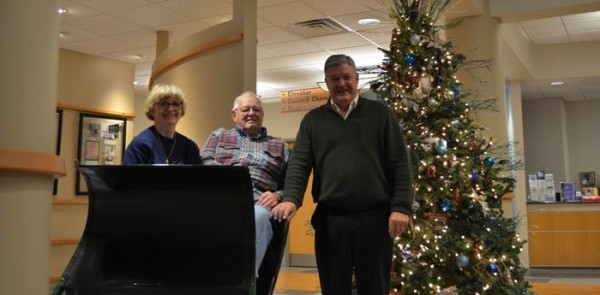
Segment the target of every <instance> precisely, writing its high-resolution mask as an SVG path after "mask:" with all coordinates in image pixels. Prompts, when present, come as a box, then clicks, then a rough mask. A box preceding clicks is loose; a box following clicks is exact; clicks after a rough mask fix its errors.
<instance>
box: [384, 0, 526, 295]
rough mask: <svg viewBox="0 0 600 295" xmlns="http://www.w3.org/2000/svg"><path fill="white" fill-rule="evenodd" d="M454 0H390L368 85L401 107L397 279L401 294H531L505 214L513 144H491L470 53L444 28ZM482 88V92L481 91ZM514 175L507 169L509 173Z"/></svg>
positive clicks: (513, 222) (485, 103) (514, 223)
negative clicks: (385, 35)
mask: <svg viewBox="0 0 600 295" xmlns="http://www.w3.org/2000/svg"><path fill="white" fill-rule="evenodd" d="M451 2H452V1H451V0H421V1H419V0H391V1H390V3H391V4H390V5H391V7H390V11H391V13H390V16H391V18H392V19H393V21H394V22H395V24H396V28H395V29H394V31H393V34H392V41H391V45H390V49H389V50H384V51H385V54H386V58H385V59H384V61H383V63H382V65H381V69H382V74H381V75H380V77H379V79H378V80H377V82H376V83H377V84H375V86H374V87H373V85H372V88H374V89H375V91H376V92H377V93H378V95H379V96H380V97H382V98H383V99H384V101H385V102H386V103H387V104H388V105H389V107H390V108H391V109H392V110H393V111H394V113H395V114H396V116H397V118H398V121H399V123H400V125H401V126H402V128H403V132H404V136H405V139H406V141H407V146H408V147H409V153H410V156H411V161H412V168H413V175H414V181H413V187H414V192H415V194H414V195H415V200H414V203H413V208H412V209H413V214H412V217H411V225H410V227H409V230H407V232H406V233H405V234H403V235H402V236H401V237H399V238H397V239H396V240H395V242H394V244H395V249H394V254H395V255H394V263H393V274H392V288H393V289H394V290H395V291H400V292H403V293H404V294H531V291H530V289H529V288H530V286H529V283H528V282H527V281H526V280H524V275H525V272H526V269H525V268H523V267H522V265H521V263H520V259H519V253H520V252H521V251H522V247H523V245H524V243H525V242H524V241H523V240H521V239H520V238H519V235H518V233H517V231H516V230H517V227H518V220H517V219H515V218H506V217H504V216H503V211H502V196H503V195H505V194H506V193H509V192H511V191H512V189H513V186H514V181H515V180H514V178H512V177H510V170H511V169H516V167H517V166H518V163H516V162H515V161H513V160H510V159H508V156H509V155H508V150H509V149H510V148H511V146H514V144H509V143H506V144H503V145H494V144H493V142H492V140H491V139H486V138H483V136H482V135H481V133H482V132H481V131H482V130H483V129H484V127H483V126H480V125H478V124H477V122H476V120H475V119H473V114H472V112H473V111H474V110H479V109H481V108H488V107H490V106H491V104H490V102H494V99H489V98H479V97H471V96H472V95H470V94H469V93H465V92H463V91H462V90H461V83H460V81H459V80H458V79H457V76H456V73H457V71H458V70H459V69H464V68H468V67H471V68H473V67H478V66H480V67H483V66H486V65H489V61H484V60H477V61H468V60H467V59H466V57H465V56H463V55H461V54H458V53H454V52H452V49H453V47H452V43H451V42H449V41H444V40H442V38H441V37H440V35H439V33H440V30H441V29H442V28H443V27H441V26H440V25H438V24H437V23H438V22H439V21H440V20H441V17H442V16H443V13H444V11H445V9H447V8H448V7H449V4H450V3H451ZM477 96H480V95H477ZM505 175H509V176H505Z"/></svg>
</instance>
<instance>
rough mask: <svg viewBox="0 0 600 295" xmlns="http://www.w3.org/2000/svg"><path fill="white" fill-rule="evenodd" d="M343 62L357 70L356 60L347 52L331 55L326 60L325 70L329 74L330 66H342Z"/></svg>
mask: <svg viewBox="0 0 600 295" xmlns="http://www.w3.org/2000/svg"><path fill="white" fill-rule="evenodd" d="M343 64H347V65H349V66H351V67H352V69H354V72H356V64H355V63H354V60H353V59H352V58H351V57H350V56H347V55H345V54H334V55H331V56H329V57H328V58H327V60H326V61H325V68H324V72H325V74H327V70H329V68H332V67H337V66H341V65H343Z"/></svg>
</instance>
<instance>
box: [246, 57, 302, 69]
mask: <svg viewBox="0 0 600 295" xmlns="http://www.w3.org/2000/svg"><path fill="white" fill-rule="evenodd" d="M295 66H296V67H297V66H301V64H299V63H297V62H295V61H293V60H291V59H289V58H287V57H274V58H265V59H262V60H261V61H260V63H258V65H257V71H259V72H260V71H264V70H270V69H281V68H286V67H295Z"/></svg>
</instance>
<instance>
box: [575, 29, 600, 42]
mask: <svg viewBox="0 0 600 295" xmlns="http://www.w3.org/2000/svg"><path fill="white" fill-rule="evenodd" d="M569 38H570V39H571V42H593V41H600V31H595V32H579V33H570V34H569Z"/></svg>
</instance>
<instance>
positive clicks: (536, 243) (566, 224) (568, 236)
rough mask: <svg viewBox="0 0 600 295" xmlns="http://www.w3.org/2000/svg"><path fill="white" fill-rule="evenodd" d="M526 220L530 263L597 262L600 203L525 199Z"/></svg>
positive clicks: (599, 261) (583, 264) (579, 264)
mask: <svg viewBox="0 0 600 295" xmlns="http://www.w3.org/2000/svg"><path fill="white" fill-rule="evenodd" d="M527 223H528V243H527V244H528V245H529V264H530V266H557V267H565V266H571V267H599V266H600V255H598V253H600V203H528V204H527Z"/></svg>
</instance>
